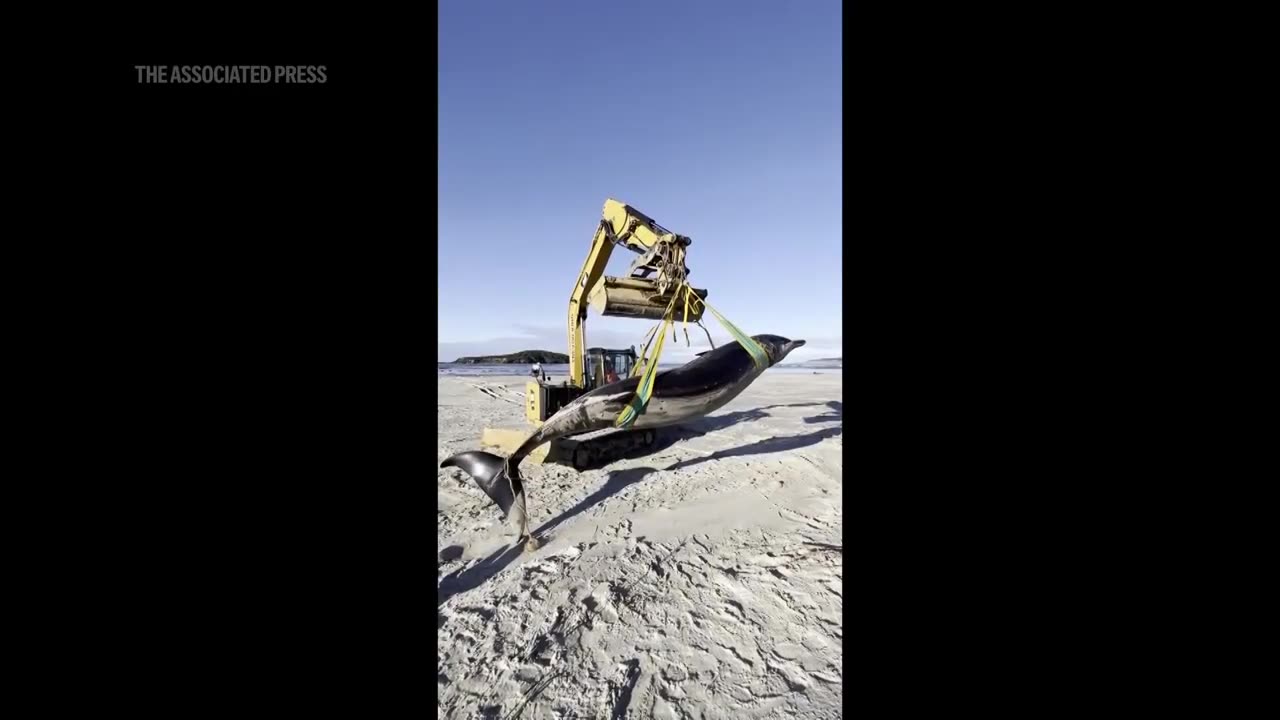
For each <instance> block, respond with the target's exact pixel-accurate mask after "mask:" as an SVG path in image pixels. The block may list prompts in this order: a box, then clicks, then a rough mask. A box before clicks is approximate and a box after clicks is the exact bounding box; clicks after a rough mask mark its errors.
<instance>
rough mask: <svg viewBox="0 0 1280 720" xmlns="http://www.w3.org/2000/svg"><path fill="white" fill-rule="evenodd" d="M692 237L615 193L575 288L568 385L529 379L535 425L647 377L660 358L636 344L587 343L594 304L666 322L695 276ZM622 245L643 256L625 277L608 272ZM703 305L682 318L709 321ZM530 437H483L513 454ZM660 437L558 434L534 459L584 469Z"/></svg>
mask: <svg viewBox="0 0 1280 720" xmlns="http://www.w3.org/2000/svg"><path fill="white" fill-rule="evenodd" d="M692 242H693V241H692V240H690V239H689V238H688V237H686V236H684V235H677V234H675V233H673V232H671V231H669V230H667V229H666V228H663V227H662V226H661V225H659V224H658V223H656V222H655V221H654V220H653V218H650V217H649V216H647V215H645V214H644V213H642V212H640V211H638V210H636V209H635V208H633V207H631V206H630V205H627V204H625V203H621V202H619V201H617V200H614V199H612V198H610V199H608V200H605V203H604V211H603V217H602V218H601V220H600V223H599V225H597V226H596V232H595V235H594V236H593V237H592V238H591V249H590V250H589V251H588V252H587V259H586V260H585V261H583V263H582V270H581V271H580V272H579V273H578V275H577V277H576V278H575V279H574V283H573V291H572V292H571V293H570V294H569V323H568V330H569V378H568V380H567V381H564V382H561V383H551V382H547V381H545V380H543V379H540V378H539V379H534V380H530V381H529V382H528V383H527V384H526V386H525V405H524V409H525V417H526V418H527V419H528V420H529V422H530V423H532V424H533V425H534V426H535V427H536V426H538V425H541V424H542V423H543V422H545V421H546V420H547V418H550V417H551V416H552V415H554V414H555V413H556V411H557V410H559V409H560V408H562V407H564V406H565V405H567V404H569V403H571V402H573V401H574V400H575V399H577V398H578V397H579V396H580V395H582V394H583V393H586V392H589V391H591V390H594V389H596V388H598V387H602V386H604V385H607V384H609V383H611V382H616V381H618V380H620V379H624V378H627V377H629V376H632V375H640V374H641V373H642V372H643V371H644V367H645V363H646V362H654V361H656V358H646V357H643V356H638V355H637V354H636V351H635V347H634V346H633V347H631V348H628V349H626V350H611V349H606V348H602V347H594V348H587V347H586V320H587V310H588V308H595V309H596V310H597V311H598V312H599V313H600V314H601V315H605V316H615V317H630V318H637V319H641V320H662V319H663V318H664V317H665V316H666V313H667V311H668V308H669V306H671V304H672V298H673V295H674V294H675V293H676V292H677V290H679V288H680V287H681V286H682V283H683V282H684V279H685V277H687V276H688V274H689V268H688V266H687V265H686V264H685V262H684V259H685V255H686V251H687V249H688V247H689V245H690V244H692ZM615 247H623V248H626V249H627V250H630V251H631V252H634V253H636V254H637V255H639V257H637V258H636V259H635V261H634V262H632V263H631V266H630V267H629V268H628V269H627V274H626V276H624V277H607V276H605V274H604V271H605V266H606V265H608V263H609V258H610V257H611V256H612V255H613V249H614V248H615ZM691 290H692V292H693V293H694V294H696V295H697V296H698V297H699V298H702V299H705V298H706V297H707V291H706V290H699V289H696V288H691ZM695 306H696V308H695ZM703 308H704V306H703V305H702V303H696V302H695V303H686V305H685V306H684V312H683V313H682V314H681V315H680V316H679V319H682V320H684V321H687V322H694V323H696V322H698V321H700V320H701V319H702V313H703ZM655 331H658V330H657V328H655ZM526 437H528V431H524V430H511V429H505V428H486V429H485V431H484V437H483V439H482V443H483V444H484V445H486V446H489V447H495V448H498V449H499V450H500V451H501V452H503V453H504V454H509V453H510V452H511V451H513V450H514V449H515V448H516V447H518V446H519V445H520V444H521V443H522V442H524V440H525V438H526ZM654 440H655V437H654V433H653V431H652V430H634V431H633V430H614V431H609V432H608V433H607V434H603V435H600V436H598V437H589V438H587V439H574V438H565V439H562V440H558V441H556V442H555V443H551V444H550V446H543V447H542V448H539V449H538V450H537V451H535V452H534V453H533V454H532V455H530V457H531V458H533V459H534V460H535V461H538V462H545V461H547V460H553V461H567V462H568V463H569V464H572V465H573V466H574V467H576V468H578V469H583V468H585V467H588V466H590V465H594V464H598V463H604V462H609V461H610V460H612V459H614V458H616V457H619V456H621V455H623V454H626V453H628V452H631V451H634V450H636V449H639V448H642V447H646V446H649V445H652V444H653V442H654Z"/></svg>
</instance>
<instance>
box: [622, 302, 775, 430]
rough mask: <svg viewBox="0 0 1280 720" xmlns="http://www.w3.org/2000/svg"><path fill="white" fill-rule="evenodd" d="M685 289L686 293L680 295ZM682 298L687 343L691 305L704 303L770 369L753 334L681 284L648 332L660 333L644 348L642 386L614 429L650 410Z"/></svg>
mask: <svg viewBox="0 0 1280 720" xmlns="http://www.w3.org/2000/svg"><path fill="white" fill-rule="evenodd" d="M682 290H683V292H681V291H682ZM680 297H683V298H684V322H683V324H684V326H685V330H684V337H685V342H686V343H688V341H689V329H688V324H689V303H690V302H698V303H701V304H702V306H703V307H705V308H706V309H708V310H710V311H711V314H712V315H715V317H716V319H717V320H719V321H720V324H721V325H723V326H724V328H725V329H726V330H728V331H729V334H730V335H732V336H733V339H734V340H737V341H738V344H739V345H741V346H742V347H743V349H745V350H746V351H747V353H749V354H750V355H751V360H752V361H753V362H754V363H755V365H756V368H758V369H764V368H766V367H768V366H769V358H768V356H767V355H765V352H764V348H762V347H760V343H758V342H756V341H755V340H753V339H752V338H751V336H750V335H747V334H746V333H744V332H742V331H741V330H739V329H738V327H737V326H736V325H734V324H733V323H731V322H729V320H728V319H726V318H725V316H723V315H721V314H720V313H719V311H717V310H716V309H715V308H713V307H711V306H710V305H708V304H707V301H706V300H703V299H702V298H700V297H698V296H697V295H696V294H695V293H694V292H693V290H692V289H691V288H690V287H689V286H688V284H686V283H683V282H682V283H681V284H680V286H679V287H678V288H676V292H675V293H674V294H673V295H672V297H671V302H670V303H668V304H667V310H666V312H665V313H663V319H662V322H661V323H660V324H659V325H655V326H654V328H653V330H650V331H649V333H653V332H654V330H657V331H658V332H657V333H656V334H654V335H653V336H652V337H650V338H649V341H648V342H647V343H645V345H644V349H643V350H642V351H641V352H640V362H641V363H642V364H643V365H644V374H643V375H642V376H641V377H640V385H639V386H638V387H637V388H636V394H635V396H634V397H632V398H631V402H629V403H627V406H626V407H625V408H623V409H622V412H621V413H620V414H619V415H618V419H617V420H614V422H613V426H614V427H617V428H629V427H631V426H632V425H633V424H634V423H635V421H636V420H637V419H639V417H640V416H641V415H643V414H644V411H645V408H646V407H648V405H649V398H651V397H653V382H654V377H655V376H656V375H657V373H658V358H659V357H660V356H661V355H662V345H663V343H664V342H665V341H666V339H667V328H668V327H671V325H672V324H673V323H674V322H675V304H676V299H677V298H680ZM703 330H704V331H705V330H706V328H705V327H704V328H703ZM674 333H675V329H674V328H672V337H673V338H674V337H675V334H674ZM654 340H657V342H658V344H657V345H656V346H654V348H653V357H652V358H651V359H650V360H649V361H648V362H647V363H645V358H646V357H648V355H649V346H650V345H651V344H652V343H653V341H654ZM707 340H708V341H710V340H711V333H710V332H708V333H707ZM713 347H714V345H713Z"/></svg>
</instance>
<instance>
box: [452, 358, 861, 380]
mask: <svg viewBox="0 0 1280 720" xmlns="http://www.w3.org/2000/svg"><path fill="white" fill-rule="evenodd" d="M683 364H684V363H658V369H660V370H670V369H672V368H678V367H680V366H681V365H683ZM436 365H437V371H436V373H437V374H438V375H528V374H529V367H530V366H529V365H522V364H506V365H502V364H499V365H471V364H458V363H443V362H442V363H436ZM542 369H543V370H545V371H546V373H547V376H548V377H549V378H550V379H551V381H552V382H559V381H562V380H566V379H568V377H569V365H568V363H566V364H564V365H543V366H542ZM769 372H771V373H793V374H800V375H825V374H827V373H839V372H840V368H838V367H834V368H833V367H803V366H788V365H786V364H785V363H784V364H782V365H780V366H778V367H775V368H770V369H769Z"/></svg>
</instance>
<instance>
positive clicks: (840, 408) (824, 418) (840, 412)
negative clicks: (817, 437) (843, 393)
mask: <svg viewBox="0 0 1280 720" xmlns="http://www.w3.org/2000/svg"><path fill="white" fill-rule="evenodd" d="M826 406H827V407H829V408H831V412H828V413H823V414H822V415H814V416H812V417H807V418H805V419H804V421H805V422H807V423H820V422H834V421H840V422H844V403H842V402H840V401H839V400H831V401H829V402H827V403H826Z"/></svg>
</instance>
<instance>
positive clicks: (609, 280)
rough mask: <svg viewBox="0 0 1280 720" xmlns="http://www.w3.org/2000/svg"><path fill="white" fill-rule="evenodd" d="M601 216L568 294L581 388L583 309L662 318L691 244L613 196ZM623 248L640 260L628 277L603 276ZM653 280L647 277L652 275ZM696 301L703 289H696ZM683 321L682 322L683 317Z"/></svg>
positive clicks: (573, 359) (572, 358) (574, 371)
mask: <svg viewBox="0 0 1280 720" xmlns="http://www.w3.org/2000/svg"><path fill="white" fill-rule="evenodd" d="M602 215H603V218H602V219H601V220H600V223H599V224H598V225H597V226H596V232H595V235H594V236H593V237H592V238H591V249H590V251H588V253H587V258H586V260H584V261H583V263H582V270H581V271H579V273H578V277H577V280H576V282H575V283H574V286H573V291H572V292H571V293H570V295H569V317H568V321H569V327H568V330H569V382H570V383H572V384H573V385H575V386H578V387H582V386H583V381H584V372H583V358H584V353H585V352H586V337H585V332H584V324H585V322H586V319H587V308H588V307H595V308H596V310H597V311H599V312H600V314H601V315H606V316H610V315H611V316H619V317H633V318H641V319H651V320H660V319H662V317H663V314H664V313H665V311H666V308H667V305H668V304H669V303H670V301H671V293H673V292H675V289H676V287H678V285H679V281H680V280H682V279H683V278H684V276H687V275H688V273H689V268H688V267H687V266H686V265H685V264H684V253H685V249H686V248H688V247H689V245H690V244H692V242H693V241H692V240H690V239H689V238H688V237H685V236H683V235H677V234H675V233H673V232H671V231H669V230H667V229H666V228H664V227H662V226H661V225H659V224H658V223H657V222H655V221H654V220H653V218H651V217H649V216H648V215H645V214H644V213H642V212H640V211H639V210H636V209H635V208H633V207H631V206H630V205H627V204H625V203H621V202H618V201H617V200H614V199H612V198H610V199H608V200H605V203H604V211H603V213H602ZM615 246H621V247H624V248H626V249H627V250H630V251H632V252H634V253H636V254H638V255H639V256H640V257H638V258H637V259H636V260H635V262H633V263H632V265H631V267H630V268H629V269H628V274H629V277H625V278H615V277H605V276H604V269H605V266H607V265H608V264H609V258H610V257H611V256H612V255H613V248H614V247H615ZM655 273H656V276H655V277H652V278H651V277H649V275H651V274H655ZM694 292H695V293H697V294H698V296H699V297H702V298H705V297H706V296H707V291H706V290H694ZM681 319H685V318H684V317H683V314H682V316H681ZM687 319H688V320H689V321H690V322H697V321H698V320H700V319H702V305H701V304H698V305H697V309H696V310H695V309H694V308H692V307H691V308H690V310H689V317H688V318H687Z"/></svg>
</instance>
